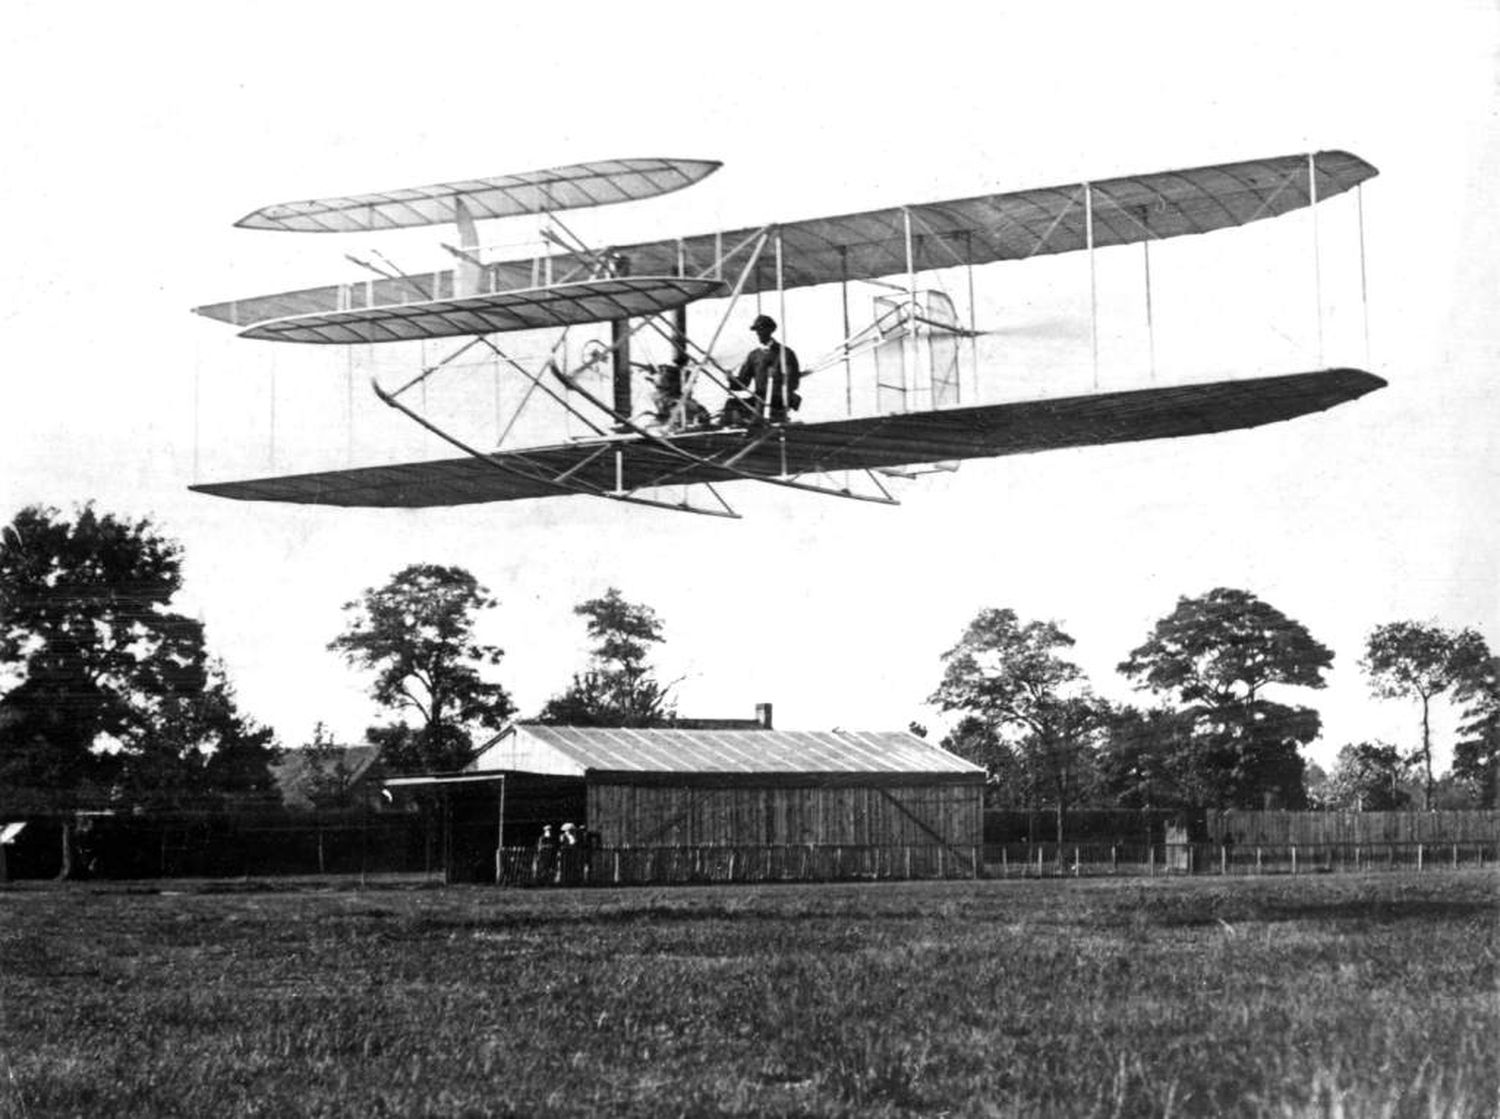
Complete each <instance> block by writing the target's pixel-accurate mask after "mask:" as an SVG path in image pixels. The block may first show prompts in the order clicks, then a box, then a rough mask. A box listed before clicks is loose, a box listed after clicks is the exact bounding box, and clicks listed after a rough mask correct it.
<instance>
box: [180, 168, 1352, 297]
mask: <svg viewBox="0 0 1500 1119" xmlns="http://www.w3.org/2000/svg"><path fill="white" fill-rule="evenodd" d="M1310 167H1314V168H1316V171H1317V176H1316V192H1314V190H1313V188H1312V185H1311V184H1310V182H1309V178H1310V176H1309V173H1308V172H1309V168H1310ZM1375 174H1376V170H1375V168H1374V167H1372V166H1370V164H1368V163H1366V162H1365V161H1364V160H1362V159H1360V158H1359V157H1358V156H1355V155H1350V154H1349V153H1348V152H1341V151H1333V152H1318V153H1316V154H1315V155H1313V156H1311V157H1309V156H1308V155H1284V156H1276V157H1274V158H1271V159H1255V160H1247V161H1245V162H1241V163H1225V164H1217V165H1215V166H1211V167H1193V168H1188V169H1186V170H1182V171H1159V172H1154V173H1152V174H1147V175H1129V176H1125V177H1122V178H1115V179H1102V180H1099V181H1098V182H1091V183H1088V184H1087V189H1085V184H1083V183H1068V184H1065V185H1063V186H1055V187H1043V188H1041V189H1038V190H1021V191H1012V192H1008V193H1004V194H986V195H979V196H976V197H974V198H959V199H953V200H951V201H947V202H924V203H919V204H916V205H912V206H894V207H889V208H887V209H883V210H868V211H865V212H864V213H859V214H843V215H840V216H837V217H827V218H812V219H809V220H807V221H797V222H790V223H786V224H782V225H779V226H777V227H776V229H777V231H778V232H779V234H780V236H781V241H782V277H783V281H784V285H785V286H786V287H789V288H794V287H804V286H807V285H810V284H823V283H835V282H838V281H839V280H865V279H874V278H876V277H879V276H890V275H894V274H896V273H901V272H905V271H906V267H907V261H906V232H907V215H908V214H909V215H910V216H911V234H912V238H911V239H912V257H913V262H914V264H915V267H916V268H917V269H918V270H926V269H930V268H949V267H953V266H955V265H959V264H988V263H992V262H994V261H1000V260H1021V259H1025V258H1027V257H1031V256H1039V255H1044V254H1048V253H1061V252H1071V251H1074V250H1077V249H1082V248H1084V247H1085V246H1086V245H1087V244H1088V223H1087V221H1086V220H1085V214H1086V210H1088V209H1091V210H1092V213H1093V239H1094V244H1095V245H1097V246H1101V247H1103V246H1109V245H1122V244H1128V243H1131V242H1135V241H1147V240H1156V239H1159V238H1163V237H1179V236H1183V235H1185V234H1192V233H1207V232H1209V231H1211V230H1215V229H1223V228H1226V227H1229V226H1236V225H1245V224H1247V223H1249V222H1252V221H1258V220H1260V219H1262V218H1269V217H1274V216H1276V215H1278V214H1284V213H1286V212H1288V211H1289V210H1295V209H1298V208H1300V207H1303V206H1306V205H1308V204H1309V203H1310V202H1311V200H1312V198H1313V197H1314V193H1315V194H1316V197H1317V198H1318V199H1319V200H1322V199H1325V198H1331V197H1333V196H1334V195H1337V194H1341V193H1343V192H1344V191H1346V190H1349V189H1351V188H1352V187H1355V186H1357V185H1359V184H1360V183H1361V182H1363V181H1364V180H1366V179H1368V178H1370V177H1372V176H1373V175H1375ZM1085 195H1087V203H1088V204H1087V206H1086V200H1085ZM756 232H757V230H756V229H754V228H748V229H736V230H730V231H727V232H723V233H709V234H698V235H696V236H692V237H684V238H681V239H671V240H665V241H649V242H643V243H640V244H635V245H622V246H615V247H614V251H616V252H618V253H619V254H621V255H622V256H624V257H626V258H628V259H629V262H630V267H631V270H632V271H633V272H635V273H637V274H651V275H661V276H672V275H681V276H699V275H705V274H714V271H713V270H714V264H715V260H716V257H717V254H718V253H719V252H720V251H723V250H725V249H729V248H732V247H733V246H734V245H736V244H738V243H740V242H741V241H743V240H746V239H747V238H751V237H753V236H754V234H755V233H756ZM552 261H553V268H554V269H555V270H556V272H557V274H559V275H564V274H566V273H567V272H568V271H569V270H570V269H579V270H586V269H587V267H588V263H589V262H588V261H586V260H583V259H581V258H578V257H572V256H569V255H566V254H564V255H559V256H554V257H553V258H552ZM735 267H736V265H735V262H734V261H730V262H728V263H727V264H726V265H725V266H724V270H723V274H724V275H730V274H731V270H732V269H734V268H735ZM485 274H486V277H487V281H488V282H487V286H488V287H489V289H490V290H491V291H508V290H512V289H515V288H526V287H531V286H533V285H534V284H535V283H536V279H535V274H536V268H535V262H534V261H532V260H530V259H527V260H512V261H502V262H499V263H492V264H488V265H486V266H485ZM585 274H586V273H585ZM416 280H417V281H418V282H419V283H420V284H421V285H422V286H426V287H428V288H429V290H431V291H433V292H434V293H438V294H439V295H441V294H442V293H447V292H451V291H452V290H453V282H452V273H450V272H438V273H432V274H430V275H423V276H418V277H416ZM775 287H776V269H775V265H774V261H773V260H772V257H771V254H768V253H767V254H762V259H761V261H760V262H759V264H758V265H757V267H756V269H755V271H754V273H753V274H752V275H751V276H750V277H749V278H748V279H747V281H746V283H745V286H744V289H743V290H744V291H745V292H747V293H750V292H756V291H766V290H774V289H775ZM367 289H368V292H369V295H368V298H367V299H366V302H369V303H379V304H388V303H403V302H409V301H410V300H411V299H412V298H413V284H412V283H411V282H410V281H401V280H376V281H370V282H368V283H360V284H353V285H341V286H331V287H323V288H309V289H305V290H302V291H295V292H284V293H282V294H279V295H269V296H261V297H259V298H255V299H246V300H238V301H235V302H231V303H217V304H213V305H210V306H205V307H198V308H195V310H196V311H197V312H198V314H200V315H207V316H208V317H209V318H214V319H220V320H222V321H224V322H229V323H233V324H235V325H237V326H245V325H248V324H251V323H255V322H261V321H263V320H265V319H270V318H277V317H281V316H285V315H297V314H316V313H322V312H327V311H332V310H337V309H338V308H339V307H341V306H347V305H348V299H349V293H350V292H353V291H356V290H357V291H359V292H360V293H364V292H366V290H367ZM341 300H342V302H341Z"/></svg>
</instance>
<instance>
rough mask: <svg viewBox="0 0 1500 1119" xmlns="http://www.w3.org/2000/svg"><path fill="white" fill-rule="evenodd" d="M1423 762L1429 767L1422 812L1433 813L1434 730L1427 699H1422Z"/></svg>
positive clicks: (1423, 794)
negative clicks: (1429, 718)
mask: <svg viewBox="0 0 1500 1119" xmlns="http://www.w3.org/2000/svg"><path fill="white" fill-rule="evenodd" d="M1422 761H1423V763H1424V764H1425V765H1426V767H1427V784H1426V785H1425V786H1423V789H1422V810H1423V811H1424V812H1431V811H1432V786H1433V780H1432V728H1431V725H1430V724H1429V722H1428V712H1427V697H1426V696H1425V695H1424V696H1423V697H1422Z"/></svg>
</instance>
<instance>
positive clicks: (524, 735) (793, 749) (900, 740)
mask: <svg viewBox="0 0 1500 1119" xmlns="http://www.w3.org/2000/svg"><path fill="white" fill-rule="evenodd" d="M513 733H514V735H515V741H514V743H513V744H512V745H513V750H514V752H513V753H510V755H509V756H511V757H513V758H515V759H516V760H517V761H518V762H520V761H522V760H523V759H527V760H529V761H530V764H532V765H538V764H545V763H544V762H543V761H542V759H545V758H546V757H547V756H548V755H549V754H550V755H552V756H553V758H554V759H556V760H558V761H562V762H563V763H564V765H561V766H558V767H557V768H559V769H562V768H565V767H566V768H568V769H570V770H571V771H572V772H575V773H583V774H587V773H590V772H610V773H642V774H646V773H675V774H684V775H687V774H792V775H795V774H804V773H805V774H824V773H847V774H859V773H871V774H902V773H921V774H936V773H952V774H955V775H968V774H975V773H983V772H984V770H983V769H982V768H981V767H980V766H976V765H974V764H972V763H971V762H967V761H964V760H963V759H962V758H960V757H958V756H956V755H954V754H950V753H949V752H948V751H946V750H943V749H941V748H940V747H937V746H934V745H932V744H931V743H929V742H926V741H924V740H923V739H921V738H918V737H917V736H916V735H914V734H909V733H907V732H905V731H842V730H839V731H779V730H678V729H663V730H656V729H652V730H629V729H623V728H603V727H555V726H540V725H536V724H530V723H522V724H517V725H516V726H515V727H514V728H513ZM502 753H504V752H502ZM502 753H497V754H493V755H489V757H490V758H491V759H492V760H491V761H489V762H488V763H487V762H486V760H485V758H481V760H480V762H479V763H478V764H479V765H480V766H481V767H486V768H487V767H488V766H489V765H493V764H494V762H495V760H498V758H499V757H500V756H502ZM575 767H576V768H575Z"/></svg>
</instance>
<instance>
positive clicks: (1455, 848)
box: [1453, 843, 1458, 870]
mask: <svg viewBox="0 0 1500 1119" xmlns="http://www.w3.org/2000/svg"><path fill="white" fill-rule="evenodd" d="M1453 869H1454V870H1457V869H1458V844H1457V843H1455V844H1454V845H1453Z"/></svg>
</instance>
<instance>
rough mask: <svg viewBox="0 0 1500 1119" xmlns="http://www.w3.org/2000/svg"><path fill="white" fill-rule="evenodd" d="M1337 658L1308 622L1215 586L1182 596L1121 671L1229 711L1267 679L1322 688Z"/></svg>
mask: <svg viewBox="0 0 1500 1119" xmlns="http://www.w3.org/2000/svg"><path fill="white" fill-rule="evenodd" d="M1332 663H1333V653H1332V652H1331V651H1330V650H1329V649H1328V648H1327V647H1326V646H1324V645H1322V644H1321V643H1320V642H1318V641H1316V640H1314V638H1313V636H1312V634H1310V633H1309V632H1308V631H1307V628H1306V627H1305V626H1303V625H1302V623H1301V622H1297V621H1293V620H1292V619H1291V618H1288V617H1287V616H1286V615H1285V614H1283V613H1282V612H1281V611H1280V610H1277V609H1276V608H1275V607H1273V606H1270V605H1268V604H1267V603H1264V602H1262V601H1261V600H1260V599H1258V598H1256V597H1255V595H1253V594H1251V593H1250V592H1248V591H1241V590H1234V589H1231V588H1228V587H1216V588H1214V589H1213V590H1211V591H1209V592H1208V593H1207V594H1204V595H1200V596H1198V597H1197V598H1186V597H1184V598H1180V599H1178V600H1177V608H1176V609H1175V610H1173V611H1172V613H1171V614H1169V615H1167V616H1166V617H1165V618H1163V619H1161V620H1160V621H1159V622H1157V623H1156V628H1155V629H1154V630H1153V631H1152V634H1151V637H1150V639H1149V640H1147V641H1146V643H1145V644H1143V645H1141V646H1140V647H1139V648H1137V649H1135V650H1133V651H1132V652H1131V654H1130V656H1129V657H1128V658H1127V659H1126V660H1124V661H1122V662H1121V664H1120V665H1119V671H1120V672H1122V673H1123V674H1124V675H1126V676H1127V677H1130V678H1131V679H1133V680H1134V681H1135V682H1136V685H1137V686H1138V687H1144V688H1149V689H1151V690H1152V691H1156V692H1168V693H1172V694H1174V695H1176V696H1178V697H1179V699H1180V700H1181V701H1182V702H1183V703H1184V704H1206V705H1208V706H1211V707H1220V708H1222V707H1230V706H1234V705H1237V704H1242V703H1245V702H1247V701H1250V702H1253V701H1254V700H1255V699H1256V698H1257V696H1258V694H1259V692H1260V690H1261V689H1262V688H1264V687H1265V686H1266V685H1267V684H1286V685H1292V686H1296V687H1304V688H1321V687H1323V686H1324V685H1325V681H1324V679H1323V671H1324V670H1325V669H1326V668H1328V667H1329V666H1330V665H1331V664H1332Z"/></svg>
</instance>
